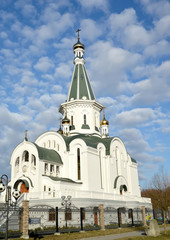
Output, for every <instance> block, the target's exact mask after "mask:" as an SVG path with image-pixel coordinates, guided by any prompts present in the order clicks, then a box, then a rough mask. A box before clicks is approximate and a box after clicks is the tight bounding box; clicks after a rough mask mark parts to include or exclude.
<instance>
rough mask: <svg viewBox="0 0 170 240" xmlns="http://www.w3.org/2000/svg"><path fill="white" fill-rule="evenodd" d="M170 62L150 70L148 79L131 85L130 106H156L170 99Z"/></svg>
mask: <svg viewBox="0 0 170 240" xmlns="http://www.w3.org/2000/svg"><path fill="white" fill-rule="evenodd" d="M169 79H170V61H165V62H163V63H162V64H161V65H160V66H155V67H154V68H152V72H151V73H150V76H149V78H148V79H145V80H141V81H139V82H137V83H135V84H133V91H134V92H135V94H134V96H133V97H132V99H131V102H132V104H134V105H135V104H156V103H157V102H158V101H159V102H160V101H166V100H167V99H170V84H169Z"/></svg>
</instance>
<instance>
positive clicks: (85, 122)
mask: <svg viewBox="0 0 170 240" xmlns="http://www.w3.org/2000/svg"><path fill="white" fill-rule="evenodd" d="M84 124H87V121H86V114H84Z"/></svg>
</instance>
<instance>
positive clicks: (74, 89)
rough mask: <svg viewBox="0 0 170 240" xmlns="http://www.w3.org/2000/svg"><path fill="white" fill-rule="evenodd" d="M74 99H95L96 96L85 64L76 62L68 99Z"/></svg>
mask: <svg viewBox="0 0 170 240" xmlns="http://www.w3.org/2000/svg"><path fill="white" fill-rule="evenodd" d="M71 99H74V100H81V99H83V100H85V99H87V100H94V99H95V96H94V93H93V90H92V87H91V84H90V81H89V78H88V75H87V72H86V69H85V66H84V64H82V63H78V64H75V67H74V72H73V76H72V81H71V85H70V89H69V93H68V101H70V100H71Z"/></svg>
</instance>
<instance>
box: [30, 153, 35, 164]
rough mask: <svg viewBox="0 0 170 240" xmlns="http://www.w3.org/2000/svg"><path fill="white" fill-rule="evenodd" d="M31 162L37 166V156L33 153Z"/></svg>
mask: <svg viewBox="0 0 170 240" xmlns="http://www.w3.org/2000/svg"><path fill="white" fill-rule="evenodd" d="M31 163H32V165H33V166H36V157H35V156H34V155H33V154H32V159H31Z"/></svg>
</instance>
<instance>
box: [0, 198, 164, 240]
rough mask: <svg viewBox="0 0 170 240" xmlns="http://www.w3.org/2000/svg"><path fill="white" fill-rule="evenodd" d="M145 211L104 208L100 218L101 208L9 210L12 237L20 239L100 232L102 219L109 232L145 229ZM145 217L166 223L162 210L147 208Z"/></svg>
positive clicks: (0, 233)
mask: <svg viewBox="0 0 170 240" xmlns="http://www.w3.org/2000/svg"><path fill="white" fill-rule="evenodd" d="M27 202H28V201H27ZM22 205H23V204H22ZM23 206H24V205H23ZM102 207H103V205H102ZM142 211H143V210H142V209H141V208H131V209H127V208H114V207H105V208H103V215H101V212H102V211H101V207H99V206H95V207H94V206H91V207H88V208H87V207H86V208H77V207H75V206H74V205H73V206H70V207H61V208H58V207H55V208H53V207H51V206H48V205H38V206H37V205H36V206H33V207H30V208H29V205H28V204H27V209H25V210H24V207H23V208H21V207H17V208H15V209H14V208H10V209H9V224H8V229H9V237H20V236H21V235H23V232H24V231H25V232H26V233H27V234H28V235H30V236H33V234H35V233H36V234H38V235H49V234H54V233H65V232H79V231H90V230H98V229H101V221H102V220H101V219H102V218H103V222H104V228H106V229H112V228H123V227H131V226H142V225H143V223H144V221H143V214H142ZM5 213H6V210H5V208H4V207H3V208H2V209H1V208H0V239H3V237H4V234H5V228H4V225H5V217H6V215H5ZM25 214H27V216H25ZM145 214H146V222H147V223H148V222H149V221H150V220H151V219H152V218H155V219H157V220H158V222H159V223H162V221H163V217H162V211H161V210H155V211H153V210H152V209H147V208H146V209H145ZM25 217H26V218H25ZM25 219H27V221H28V222H27V221H25ZM24 224H26V225H24ZM26 228H27V229H26Z"/></svg>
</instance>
